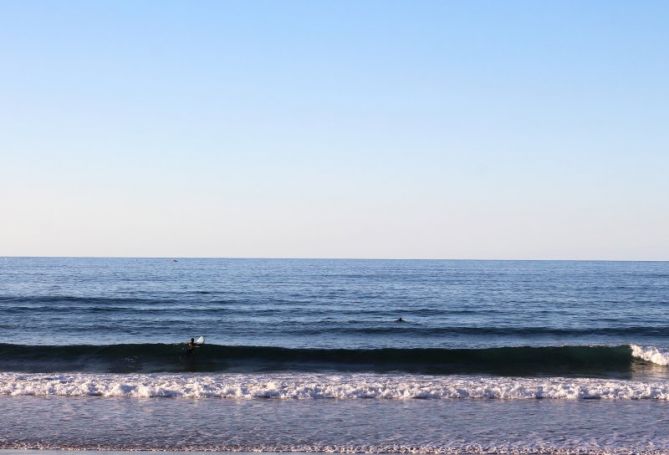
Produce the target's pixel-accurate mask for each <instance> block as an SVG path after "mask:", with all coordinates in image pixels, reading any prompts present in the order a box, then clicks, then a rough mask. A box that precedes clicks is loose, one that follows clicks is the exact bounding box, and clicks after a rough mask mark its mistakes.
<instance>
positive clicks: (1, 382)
mask: <svg viewBox="0 0 669 455" xmlns="http://www.w3.org/2000/svg"><path fill="white" fill-rule="evenodd" d="M0 395H10V396H64V397H82V396H99V397H128V398H190V399H205V398H221V399H258V398H264V399H284V400H306V399H322V398H324V399H362V398H365V399H388V400H410V399H436V400H440V399H502V400H519V399H559V400H580V399H611V400H640V399H653V400H669V381H657V382H643V381H627V380H615V379H593V378H563V377H552V378H512V377H476V376H425V375H392V374H340V375H330V374H213V375H200V374H87V373H78V374H33V373H30V374H24V373H0Z"/></svg>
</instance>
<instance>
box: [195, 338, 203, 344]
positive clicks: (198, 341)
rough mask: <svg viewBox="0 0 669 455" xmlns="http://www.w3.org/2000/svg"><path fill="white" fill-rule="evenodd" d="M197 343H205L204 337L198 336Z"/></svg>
mask: <svg viewBox="0 0 669 455" xmlns="http://www.w3.org/2000/svg"><path fill="white" fill-rule="evenodd" d="M195 344H204V337H197V338H196V339H195Z"/></svg>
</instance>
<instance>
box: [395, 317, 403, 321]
mask: <svg viewBox="0 0 669 455" xmlns="http://www.w3.org/2000/svg"><path fill="white" fill-rule="evenodd" d="M395 322H404V319H402V318H401V317H400V318H397V320H395Z"/></svg>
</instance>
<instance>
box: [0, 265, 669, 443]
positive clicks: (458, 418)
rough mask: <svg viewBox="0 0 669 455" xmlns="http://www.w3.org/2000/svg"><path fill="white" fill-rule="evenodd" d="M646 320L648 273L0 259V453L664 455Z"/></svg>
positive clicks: (661, 407)
mask: <svg viewBox="0 0 669 455" xmlns="http://www.w3.org/2000/svg"><path fill="white" fill-rule="evenodd" d="M667 305H669V263H666V262H581V261H446V260H444V261H425V260H306V259H304V260H302V259H287V260H278V259H181V258H177V259H120V258H119V259H111V258H0V334H1V335H2V340H1V341H2V343H0V414H2V415H4V416H5V420H6V422H7V424H6V425H3V429H0V448H8V449H16V448H56V449H59V448H74V449H91V448H92V449H100V448H105V449H109V450H114V449H133V450H140V449H145V450H154V449H160V450H218V451H227V450H236V451H239V450H249V451H257V450H264V451H306V452H311V451H316V452H322V451H353V452H411V451H413V452H416V451H418V452H423V453H476V452H484V451H487V452H489V453H513V452H518V453H536V452H541V451H543V452H546V453H569V452H579V451H581V452H583V451H586V452H592V453H600V452H601V453H618V452H620V453H627V452H629V451H635V452H647V453H669V439H667V438H666V437H665V436H664V432H663V431H662V430H661V429H662V428H665V426H666V419H665V418H664V417H663V416H664V415H666V412H667V411H669V408H667V406H668V405H669V402H668V400H669V372H668V367H667V364H669V354H668V352H669V312H667ZM400 318H401V322H400V321H398V319H400ZM200 335H202V336H204V337H205V338H206V343H205V345H204V346H202V347H200V348H197V349H196V350H195V351H193V352H188V351H186V350H185V349H184V343H185V342H186V341H187V340H188V339H190V338H191V337H196V336H200ZM361 398H365V400H362V401H361V400H360V399H361ZM147 399H148V400H149V401H148V402H146V401H144V400H147ZM323 399H326V400H323ZM592 399H595V400H596V401H598V402H600V403H602V404H601V406H593V405H589V404H588V403H591V400H592ZM119 400H120V401H119ZM184 400H191V401H184ZM192 400H194V401H192ZM258 400H260V401H258ZM186 402H189V403H193V404H192V405H196V406H197V412H198V413H200V414H201V415H206V416H207V418H208V419H209V420H208V422H210V423H208V424H207V425H206V426H200V427H199V429H201V430H202V431H198V432H195V433H196V437H195V436H193V434H190V433H188V432H186V433H184V432H182V431H176V430H175V428H180V427H179V425H180V422H184V421H190V420H189V419H191V420H192V417H191V416H190V415H189V414H188V413H184V412H185V411H183V409H186V408H189V407H190V406H192V405H191V404H189V405H185V404H184V403H186ZM326 403H329V404H326ZM23 409H30V410H31V412H29V413H26V412H23V411H22V410H23ZM72 409H77V410H78V411H76V412H73V411H72ZM90 409H95V412H94V413H92V414H91V412H90ZM189 409H190V408H189ZM84 410H86V411H84ZM230 413H233V414H234V416H235V418H234V419H233V418H230ZM602 413H604V415H602ZM639 413H641V414H639ZM529 414H532V415H533V416H534V417H533V418H532V419H530V420H528V419H527V417H526V416H527V415H529ZM223 415H225V416H226V417H225V418H223ZM543 415H546V416H550V417H546V418H543V417H542V416H543ZM640 415H646V416H651V417H649V418H651V420H652V423H651V424H650V426H649V425H645V426H644V425H643V423H642V421H643V419H642V418H641V417H640ZM37 416H39V417H37ZM44 416H50V418H51V419H53V420H54V421H61V423H62V425H60V426H59V427H58V428H60V430H59V429H58V428H51V429H48V430H47V429H44V428H47V427H48V425H46V426H45V425H43V424H42V423H43V422H42V423H40V421H41V420H40V419H42V420H43V419H44ZM83 416H85V417H83ZM123 416H127V418H128V419H129V421H132V422H134V424H133V425H134V427H132V428H135V430H136V431H133V430H132V429H131V428H128V426H127V421H126V420H124V417H123ZM268 416H274V417H273V418H270V417H268ZM296 416H303V418H297V417H296ZM501 416H515V417H514V420H513V421H512V422H510V421H508V419H506V420H505V419H500V417H501ZM524 416H525V417H524ZM570 416H571V417H570ZM63 419H65V420H63ZM574 419H575V420H574ZM556 421H563V423H564V425H562V426H561V427H559V428H557V427H555V426H554V425H553V423H554V422H556ZM86 422H89V423H90V422H93V424H92V426H90V425H89V424H88V423H86ZM337 422H339V423H337ZM342 422H346V424H345V425H344V424H343V423H342ZM567 422H571V423H572V424H571V425H566V423H567ZM574 422H582V423H584V426H583V428H586V429H587V431H586V430H584V429H579V426H578V425H576V424H574ZM585 422H589V423H588V424H587V425H585ZM38 423H39V424H38ZM193 424H196V423H195V421H194V422H193ZM313 425H320V426H322V427H323V428H327V429H328V430H327V434H326V435H324V434H322V433H320V432H314V431H312V430H313V428H314V427H313ZM472 425H475V426H476V427H475V428H474V427H472ZM530 425H534V426H535V427H536V428H535V429H531V428H529V426H530ZM205 427H206V431H205ZM418 427H420V428H422V429H420V430H418V429H417V428H418ZM87 428H88V429H87ZM100 429H106V430H108V431H100ZM259 429H261V430H262V431H261V432H259V431H260V430H259Z"/></svg>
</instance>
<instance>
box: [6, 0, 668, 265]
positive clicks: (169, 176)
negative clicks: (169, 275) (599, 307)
mask: <svg viewBox="0 0 669 455" xmlns="http://www.w3.org/2000/svg"><path fill="white" fill-rule="evenodd" d="M667 24H669V2H664V1H639V2H632V1H554V2H539V1H464V0H463V1H434V2H432V1H357V0H356V1H340V0H338V1H248V0H243V1H234V2H225V1H211V2H207V1H198V2H187V1H183V2H175V1H135V0H133V1H62V2H56V1H20V0H16V1H6V0H5V1H2V2H0V62H1V65H2V66H1V71H0V218H1V221H0V255H66V256H72V255H74V256H77V255H93V256H223V257H239V256H244V257H246V256H250V257H379V258H386V257H390V258H509V259H513V258H537V259H553V258H557V259H560V258H561V259H570V258H572V259H661V260H668V259H669V27H668V26H667Z"/></svg>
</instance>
